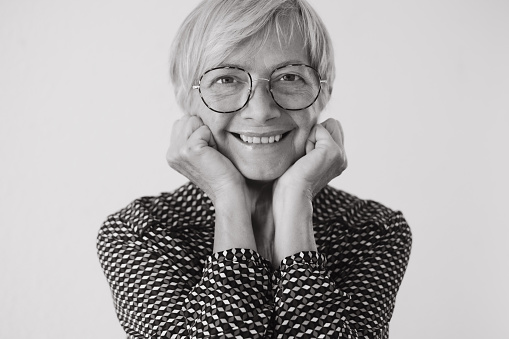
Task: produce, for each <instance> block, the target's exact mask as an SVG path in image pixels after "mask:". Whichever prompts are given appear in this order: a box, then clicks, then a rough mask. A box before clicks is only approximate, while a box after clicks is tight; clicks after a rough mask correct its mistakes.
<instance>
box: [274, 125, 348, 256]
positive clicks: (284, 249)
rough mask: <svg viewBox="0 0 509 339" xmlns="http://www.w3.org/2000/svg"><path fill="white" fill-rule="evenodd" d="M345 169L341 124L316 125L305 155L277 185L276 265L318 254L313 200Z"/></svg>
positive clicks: (345, 161) (275, 222) (275, 203)
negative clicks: (291, 257)
mask: <svg viewBox="0 0 509 339" xmlns="http://www.w3.org/2000/svg"><path fill="white" fill-rule="evenodd" d="M346 166H347V160H346V156H345V151H344V148H343V131H342V129H341V125H340V124H339V122H338V121H337V120H334V119H328V120H327V121H325V122H323V123H322V124H317V125H315V126H314V127H313V128H312V129H311V131H310V133H309V137H308V140H307V143H306V155H305V156H303V157H302V158H300V159H299V160H297V161H296V162H295V164H293V165H292V166H291V167H290V168H289V169H288V170H287V171H286V172H285V173H284V174H283V175H282V176H281V177H280V178H279V179H278V180H277V181H276V182H275V183H274V187H273V199H272V210H273V216H274V224H275V234H274V256H273V257H274V258H273V262H274V263H280V262H281V260H282V259H284V258H285V257H287V256H289V255H292V254H295V253H298V252H301V251H316V250H317V247H316V243H315V237H314V231H313V221H312V217H313V205H312V199H313V197H314V196H315V195H316V194H317V193H318V192H319V191H320V190H321V189H322V188H323V187H324V186H325V185H327V184H328V183H329V181H330V180H332V179H333V178H335V177H337V176H338V175H340V174H341V173H342V172H343V171H344V170H345V168H346Z"/></svg>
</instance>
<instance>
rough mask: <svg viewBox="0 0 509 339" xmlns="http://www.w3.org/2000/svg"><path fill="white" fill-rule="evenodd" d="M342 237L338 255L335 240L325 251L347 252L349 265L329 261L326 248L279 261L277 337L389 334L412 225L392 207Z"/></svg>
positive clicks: (375, 337) (379, 337) (377, 337)
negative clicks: (376, 219)
mask: <svg viewBox="0 0 509 339" xmlns="http://www.w3.org/2000/svg"><path fill="white" fill-rule="evenodd" d="M333 226H334V224H331V227H333ZM341 239H342V240H343V241H342V242H339V244H340V245H341V246H340V247H342V249H343V252H340V253H341V254H340V255H339V253H337V252H334V248H335V246H334V244H335V243H336V244H337V243H338V242H330V243H329V244H330V245H331V247H330V248H329V251H327V252H329V254H328V256H330V257H331V258H332V259H334V260H338V259H339V260H341V259H345V258H347V265H341V263H340V264H339V265H338V264H337V263H334V262H333V263H328V260H327V255H326V254H324V253H317V252H313V251H306V252H300V253H296V254H294V255H292V256H290V257H287V258H285V259H284V260H283V261H282V263H281V266H280V268H279V270H277V271H276V272H275V273H274V274H275V279H274V281H275V284H274V288H275V315H276V317H275V320H276V321H275V329H274V333H275V337H277V338H286V337H299V335H300V336H303V337H312V338H373V339H385V338H388V335H389V333H388V330H389V321H390V319H391V316H392V311H393V309H394V303H395V299H396V293H397V291H398V289H399V286H400V284H401V281H402V279H403V275H404V272H405V270H406V267H407V264H408V259H409V255H410V249H411V243H412V239H411V233H410V228H409V227H408V225H407V223H406V221H405V220H404V218H403V216H402V214H401V213H399V212H396V213H394V212H392V213H390V215H387V216H386V217H384V218H380V219H379V220H378V221H377V222H372V223H365V224H364V225H362V227H360V228H356V229H355V230H352V231H351V232H350V233H348V232H347V233H346V236H345V238H342V237H341ZM343 261H345V260H343ZM338 267H339V269H340V274H334V273H335V272H334V270H336V271H337V270H338Z"/></svg>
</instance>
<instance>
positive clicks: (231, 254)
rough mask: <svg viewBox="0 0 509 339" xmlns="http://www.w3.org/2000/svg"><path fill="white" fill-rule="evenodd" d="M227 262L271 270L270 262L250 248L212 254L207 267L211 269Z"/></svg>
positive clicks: (208, 258) (206, 264) (207, 261)
mask: <svg viewBox="0 0 509 339" xmlns="http://www.w3.org/2000/svg"><path fill="white" fill-rule="evenodd" d="M226 262H235V263H239V264H247V265H248V266H251V267H263V268H265V269H267V270H269V272H270V270H271V267H272V266H271V264H270V262H269V261H268V260H267V259H265V258H264V257H262V256H261V255H260V254H259V253H258V252H256V251H255V250H252V249H249V248H230V249H227V250H224V251H221V252H215V253H212V254H211V255H209V256H208V257H207V260H206V262H205V266H208V267H211V266H215V265H217V264H224V263H226Z"/></svg>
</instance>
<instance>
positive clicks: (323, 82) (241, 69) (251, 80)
mask: <svg viewBox="0 0 509 339" xmlns="http://www.w3.org/2000/svg"><path fill="white" fill-rule="evenodd" d="M289 66H305V67H309V68H311V69H312V70H313V71H315V73H316V75H317V76H318V81H319V84H320V87H318V93H317V94H316V97H315V98H314V99H313V101H312V102H311V103H310V104H309V105H307V106H306V107H302V108H286V107H283V106H281V105H280V104H279V103H278V102H277V101H276V98H274V93H272V87H271V85H270V78H271V77H272V74H274V73H275V72H276V71H278V70H280V69H282V68H285V67H289ZM216 69H238V70H240V71H244V72H245V73H247V75H248V76H249V94H248V96H247V100H246V102H245V103H244V105H242V107H240V108H238V109H236V110H234V111H218V110H215V109H213V108H212V107H210V106H209V105H208V104H207V102H206V101H205V99H204V98H203V95H202V93H201V81H202V79H203V77H204V76H205V74H207V73H209V72H212V71H214V70H216ZM254 80H266V81H268V82H269V92H270V95H271V96H272V100H273V101H274V102H275V103H276V105H278V106H279V107H280V108H282V109H284V110H287V111H300V110H303V109H306V108H308V107H311V106H312V105H313V104H314V103H315V102H316V100H317V99H318V97H319V96H320V93H321V91H322V84H326V83H327V80H322V77H321V76H320V73H318V71H317V70H316V69H315V68H314V67H312V66H309V65H306V64H288V65H283V66H280V67H277V68H275V69H274V70H273V71H272V72H271V73H270V76H269V79H264V78H256V79H254ZM193 89H197V90H198V92H199V93H200V98H201V101H203V103H204V104H205V106H207V108H208V109H210V110H211V111H214V112H216V113H222V114H228V113H235V112H238V111H240V110H242V109H243V108H244V107H246V106H247V103H248V102H249V100H251V92H252V91H253V78H252V77H251V74H250V73H249V72H248V71H246V70H245V69H243V68H240V67H236V66H219V67H214V68H211V69H209V70H207V71H205V72H204V73H203V74H202V75H201V77H200V80H198V85H193Z"/></svg>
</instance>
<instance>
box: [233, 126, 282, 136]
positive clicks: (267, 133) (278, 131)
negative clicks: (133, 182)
mask: <svg viewBox="0 0 509 339" xmlns="http://www.w3.org/2000/svg"><path fill="white" fill-rule="evenodd" d="M291 130H292V129H288V128H286V129H274V130H270V131H247V130H236V131H228V132H229V133H231V134H237V135H240V134H242V135H245V136H247V137H258V138H262V137H270V136H274V135H278V134H285V133H288V132H290V131H291Z"/></svg>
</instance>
